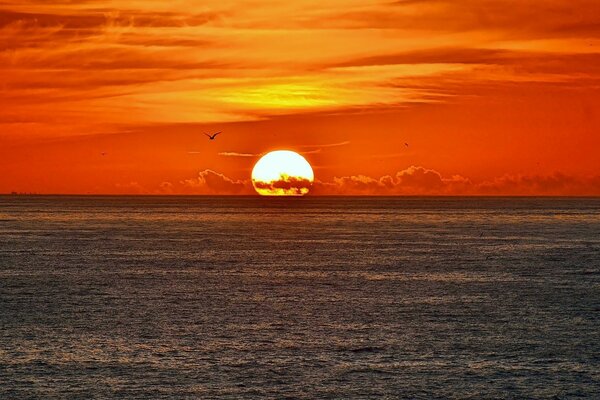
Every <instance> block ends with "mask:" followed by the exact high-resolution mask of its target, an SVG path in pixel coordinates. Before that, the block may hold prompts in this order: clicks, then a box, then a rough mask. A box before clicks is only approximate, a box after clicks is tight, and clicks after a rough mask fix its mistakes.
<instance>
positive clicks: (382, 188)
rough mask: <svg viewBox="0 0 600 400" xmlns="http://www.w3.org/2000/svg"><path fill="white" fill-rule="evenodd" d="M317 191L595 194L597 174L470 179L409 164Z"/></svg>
mask: <svg viewBox="0 0 600 400" xmlns="http://www.w3.org/2000/svg"><path fill="white" fill-rule="evenodd" d="M313 193H314V194H317V195H388V196H395V195H436V196H443V195H450V196H461V195H464V196H469V195H497V196H501V195H504V196H540V195H548V196H597V195H600V176H595V177H587V178H577V177H573V176H568V175H564V174H561V173H555V174H553V175H548V176H538V175H505V176H502V177H498V178H495V179H491V180H485V181H481V182H473V181H472V180H471V179H469V178H466V177H464V176H461V175H453V176H451V177H444V176H442V174H440V173H439V172H438V171H435V170H432V169H427V168H424V167H418V166H411V167H409V168H407V169H404V170H402V171H399V172H397V173H396V174H395V175H394V176H391V175H386V176H382V177H380V178H372V177H369V176H364V175H358V176H345V177H340V178H334V179H333V181H332V182H320V181H318V182H316V183H315V187H314V190H313Z"/></svg>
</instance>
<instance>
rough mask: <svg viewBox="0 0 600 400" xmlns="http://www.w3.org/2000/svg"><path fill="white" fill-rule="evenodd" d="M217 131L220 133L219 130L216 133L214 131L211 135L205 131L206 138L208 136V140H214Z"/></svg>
mask: <svg viewBox="0 0 600 400" xmlns="http://www.w3.org/2000/svg"><path fill="white" fill-rule="evenodd" d="M219 133H221V132H217V133H215V134H212V135H209V134H208V133H205V135H206V136H208V138H209V139H210V140H215V138H216V137H217V135H218V134H219Z"/></svg>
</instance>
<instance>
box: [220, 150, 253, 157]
mask: <svg viewBox="0 0 600 400" xmlns="http://www.w3.org/2000/svg"><path fill="white" fill-rule="evenodd" d="M219 155H220V156H223V157H259V156H261V155H262V154H252V153H237V152H235V151H223V152H221V153H219Z"/></svg>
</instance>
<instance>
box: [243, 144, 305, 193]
mask: <svg viewBox="0 0 600 400" xmlns="http://www.w3.org/2000/svg"><path fill="white" fill-rule="evenodd" d="M313 181H314V173H313V170H312V167H311V166H310V164H309V163H308V161H306V159H305V158H304V157H302V156H301V155H300V154H298V153H295V152H293V151H289V150H278V151H272V152H270V153H267V154H266V155H264V156H263V157H262V158H261V159H260V160H258V162H257V163H256V165H255V166H254V169H253V170H252V185H253V186H254V189H255V190H256V192H257V193H258V194H260V195H261V196H303V195H305V194H307V193H308V192H309V190H310V186H311V185H312V183H313Z"/></svg>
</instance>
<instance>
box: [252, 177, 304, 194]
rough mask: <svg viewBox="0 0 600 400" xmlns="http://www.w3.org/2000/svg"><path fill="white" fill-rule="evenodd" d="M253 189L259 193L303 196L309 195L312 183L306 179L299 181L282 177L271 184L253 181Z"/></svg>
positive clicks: (294, 178)
mask: <svg viewBox="0 0 600 400" xmlns="http://www.w3.org/2000/svg"><path fill="white" fill-rule="evenodd" d="M253 185H254V187H255V188H256V189H257V190H258V192H259V193H261V192H264V193H268V194H273V193H277V194H286V195H296V196H298V195H303V194H306V193H309V191H310V188H311V187H312V182H311V181H310V180H308V179H301V178H300V179H299V178H296V177H291V176H284V175H282V176H281V177H280V179H278V180H276V181H271V182H262V181H253Z"/></svg>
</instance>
